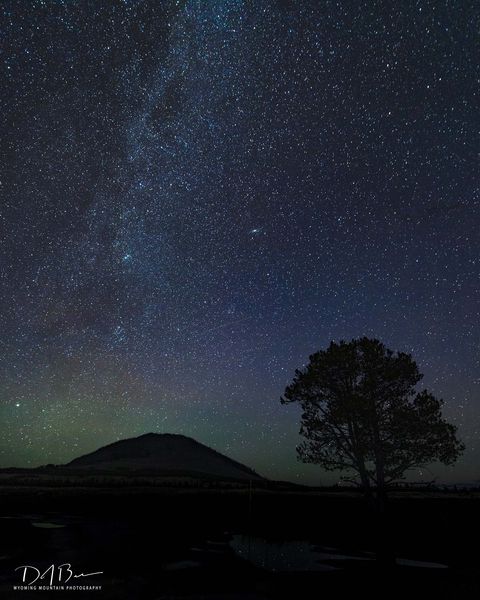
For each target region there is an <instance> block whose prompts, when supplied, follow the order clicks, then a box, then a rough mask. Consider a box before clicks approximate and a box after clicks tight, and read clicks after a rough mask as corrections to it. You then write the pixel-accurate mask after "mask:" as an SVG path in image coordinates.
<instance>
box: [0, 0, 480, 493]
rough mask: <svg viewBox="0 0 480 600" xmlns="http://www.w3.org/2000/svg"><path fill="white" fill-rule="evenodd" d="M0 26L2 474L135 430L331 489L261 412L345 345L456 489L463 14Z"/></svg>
mask: <svg viewBox="0 0 480 600" xmlns="http://www.w3.org/2000/svg"><path fill="white" fill-rule="evenodd" d="M0 11H1V13H2V14H1V20H2V26H1V31H2V34H3V44H2V46H3V51H2V54H1V56H0V76H1V80H2V81H1V86H0V102H1V107H0V108H1V110H0V121H1V130H2V144H1V161H0V162H1V166H0V170H1V172H0V176H1V187H0V193H1V198H2V199H1V211H0V213H1V215H0V216H1V256H2V259H1V288H0V289H1V300H2V302H1V306H2V310H1V325H2V339H1V342H2V351H1V360H0V370H1V378H0V394H1V396H0V400H1V404H0V419H1V422H2V435H1V437H0V464H1V465H4V466H12V465H16V466H28V465H37V464H45V463H47V462H53V463H60V462H64V461H67V460H70V459H72V458H74V457H75V456H78V455H79V454H81V453H84V452H87V451H91V450H93V449H95V448H96V447H98V446H100V445H103V444H106V443H109V442H111V441H114V440H116V439H119V438H123V437H132V436H135V435H140V434H142V433H146V432H148V431H158V432H172V433H183V434H185V435H190V436H192V437H195V438H196V439H198V440H199V441H201V442H203V443H206V444H207V445H211V446H213V447H215V448H216V449H218V450H220V451H222V452H225V453H227V454H229V455H230V456H232V457H233V458H236V459H238V460H241V461H242V462H245V463H247V464H249V465H251V466H252V467H254V468H255V469H257V470H258V471H259V472H260V473H262V474H264V475H266V476H269V477H274V478H285V479H293V480H296V479H300V480H304V481H309V482H316V483H318V482H319V481H322V482H324V483H326V482H328V481H335V480H336V476H335V475H333V476H330V475H328V476H327V475H325V474H323V473H322V472H321V471H320V470H319V469H318V468H315V467H313V466H305V465H301V464H298V463H297V462H296V455H295V446H296V444H297V443H298V441H299V436H298V429H299V414H298V411H297V410H296V409H295V408H294V407H285V406H281V405H280V403H279V397H280V395H281V394H282V393H283V389H284V387H285V385H286V384H287V383H289V382H290V380H291V378H292V376H293V372H294V370H295V368H297V367H300V366H301V365H302V364H304V363H305V362H306V360H307V357H308V355H309V354H310V353H312V352H313V351H315V350H317V349H320V348H323V347H325V346H326V345H327V344H328V343H329V342H330V340H331V339H335V340H339V339H350V338H352V337H357V336H361V335H368V336H372V337H378V338H379V339H381V340H382V341H384V342H385V343H386V344H387V345H389V346H390V347H392V348H393V349H398V350H402V351H408V352H412V354H413V356H414V358H415V359H416V360H417V362H418V364H419V366H420V369H421V371H422V372H423V373H424V374H425V379H424V384H425V386H427V387H429V388H430V389H431V390H432V391H433V392H434V393H436V394H437V395H439V396H442V397H443V398H444V399H445V401H446V406H445V413H446V415H447V416H448V417H449V418H450V419H451V420H452V421H454V422H455V423H456V424H457V425H458V426H459V434H460V437H462V438H463V440H464V441H465V443H466V446H467V452H466V454H465V457H464V458H463V459H462V460H461V462H460V463H459V464H458V466H457V467H456V468H455V470H452V469H440V468H437V467H432V472H433V473H434V474H435V475H438V477H439V478H440V479H441V480H446V481H465V480H475V479H478V478H479V475H480V474H479V471H478V464H480V446H479V444H478V442H477V440H478V436H479V434H480V408H479V403H478V401H479V390H480V375H479V373H480V369H479V366H480V365H479V347H480V329H479V326H478V323H479V319H480V302H479V291H478V281H479V275H480V258H479V257H480V253H479V250H480V239H479V237H478V229H479V226H480V217H479V204H480V203H479V193H478V165H477V157H478V125H479V119H478V110H477V105H478V80H479V79H478V68H477V63H478V55H477V52H476V50H477V48H476V35H477V32H476V20H477V19H476V18H475V17H477V18H478V13H477V11H476V10H475V6H474V4H473V3H470V2H464V1H462V2H460V1H439V2H437V1H435V2H434V1H430V0H425V1H418V2H402V3H398V4H395V5H390V4H388V3H383V2H377V1H371V2H357V3H349V2H331V1H326V2H322V3H317V2H308V1H306V2H301V3H300V2H293V1H292V2H290V1H287V0H282V1H273V0H272V1H269V2H266V1H263V0H259V1H258V2H254V3H250V2H243V1H241V0H212V1H211V2H210V1H208V2H202V1H199V0H197V1H193V0H186V1H165V2H154V1H153V0H151V1H150V0H138V1H134V0H131V1H128V0H115V1H114V0H110V1H106V2H101V3H100V2H94V1H89V0H78V1H73V0H71V1H67V0H43V1H41V0H37V1H32V2H28V3H27V2H23V1H8V0H7V1H5V2H3V3H2V6H1V8H0ZM417 476H420V475H418V474H417ZM332 477H333V478H332ZM428 477H430V476H429V475H428Z"/></svg>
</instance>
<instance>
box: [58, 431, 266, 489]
mask: <svg viewBox="0 0 480 600" xmlns="http://www.w3.org/2000/svg"><path fill="white" fill-rule="evenodd" d="M65 467H69V468H78V469H88V470H91V469H94V470H99V471H109V472H112V471H115V472H118V471H121V472H122V473H124V472H128V473H130V474H133V473H134V472H147V471H148V472H162V473H168V474H180V473H183V474H184V473H192V474H201V475H209V476H213V477H216V478H233V479H263V478H262V477H260V475H258V474H257V473H255V471H253V470H252V469H250V468H249V467H246V466H245V465H242V464H241V463H239V462H237V461H235V460H232V459H231V458H228V457H227V456H224V455H223V454H221V453H220V452H217V451H216V450H213V449H212V448H209V447H208V446H205V445H204V444H201V443H200V442H197V441H196V440H194V439H192V438H190V437H187V436H184V435H177V434H172V433H146V434H145V435H141V436H139V437H136V438H129V439H126V440H119V441H118V442H114V443H113V444H108V446H103V447H102V448H99V449H98V450H95V451H94V452H91V453H90V454H85V455H83V456H80V457H78V458H75V459H74V460H72V461H71V462H69V463H68V464H67V465H65Z"/></svg>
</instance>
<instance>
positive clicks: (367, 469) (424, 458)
mask: <svg viewBox="0 0 480 600" xmlns="http://www.w3.org/2000/svg"><path fill="white" fill-rule="evenodd" d="M421 379H422V375H421V374H420V373H419V370H418V367H417V364H416V363H415V361H414V360H413V359H412V357H411V355H409V354H406V353H403V352H393V351H392V350H389V349H388V348H386V347H385V346H384V344H382V343H381V342H380V341H378V340H376V339H369V338H361V339H357V340H352V341H351V342H344V341H341V342H339V343H334V342H332V343H331V344H330V346H329V347H328V348H327V349H326V350H322V351H319V352H316V353H315V354H312V355H311V356H310V359H309V363H308V365H307V366H306V367H305V368H304V369H301V370H300V369H299V370H296V371H295V377H294V380H293V382H292V383H291V384H290V385H289V386H288V387H287V388H286V390H285V392H284V396H283V397H282V398H281V401H282V402H283V403H289V402H298V403H299V404H300V406H301V408H302V417H301V429H300V433H301V435H302V436H303V437H304V438H305V441H304V442H303V443H302V444H301V445H300V446H298V448H297V451H298V455H299V458H300V459H301V460H302V461H303V462H310V463H318V464H319V465H321V466H322V467H323V468H324V469H327V470H330V471H333V470H340V471H347V472H348V474H349V475H348V476H347V477H344V479H346V480H349V481H356V482H359V483H361V484H362V486H363V487H364V488H365V489H366V490H367V491H368V490H370V489H371V488H372V487H373V488H377V490H378V489H385V488H386V486H388V485H389V484H391V483H393V482H396V481H399V480H401V479H403V478H404V477H405V473H406V472H407V471H408V470H410V469H414V468H416V467H422V466H426V465H427V464H429V463H432V462H435V461H439V462H441V463H443V464H445V465H452V464H453V463H454V462H455V461H456V460H457V458H458V457H459V456H460V455H461V453H462V452H463V450H464V445H463V444H462V442H461V441H459V440H458V439H457V437H456V427H455V426H454V425H452V424H450V423H448V422H447V421H446V420H445V419H444V418H443V416H442V412H441V409H442V405H443V400H440V399H437V398H436V397H435V396H434V395H433V394H431V393H430V392H428V391H427V390H423V391H419V392H418V391H417V389H416V386H417V384H418V383H419V382H420V380H421Z"/></svg>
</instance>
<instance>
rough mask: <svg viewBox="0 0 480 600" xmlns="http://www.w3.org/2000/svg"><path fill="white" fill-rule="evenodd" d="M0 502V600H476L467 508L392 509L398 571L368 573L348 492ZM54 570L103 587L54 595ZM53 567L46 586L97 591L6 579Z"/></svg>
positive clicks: (361, 509) (26, 490)
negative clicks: (25, 586)
mask: <svg viewBox="0 0 480 600" xmlns="http://www.w3.org/2000/svg"><path fill="white" fill-rule="evenodd" d="M0 494H1V499H0V502H1V509H0V516H1V517H2V518H1V519H0V534H1V537H0V598H2V599H3V598H5V599H9V598H42V597H43V598H58V600H60V599H62V598H74V599H75V598H77V599H80V598H99V599H100V598H101V599H113V598H115V599H132V600H136V599H142V598H145V599H161V598H163V599H166V598H208V599H210V598H212V599H213V598H215V599H232V600H233V599H251V600H259V599H268V598H292V599H302V598H343V597H348V598H353V597H360V596H362V597H363V596H365V597H367V598H382V599H390V598H426V599H427V598H428V599H430V598H432V599H436V598H439V599H443V598H448V599H455V600H457V599H463V598H466V599H468V598H472V599H473V598H478V597H480V575H479V572H480V569H479V562H478V551H477V548H476V544H477V542H478V540H479V539H480V536H479V534H480V526H479V523H480V518H479V515H480V497H479V496H478V495H476V494H453V493H438V494H432V493H430V494H429V493H424V494H421V493H415V494H414V493H406V492H405V493H398V494H396V495H395V496H394V497H392V499H391V501H390V519H389V522H388V524H386V525H385V526H384V528H385V527H386V528H387V529H388V539H389V540H390V541H391V545H392V548H393V550H394V552H395V555H396V556H397V558H400V559H401V560H400V561H399V563H400V564H395V565H391V564H382V563H381V562H379V561H378V560H376V559H375V550H376V545H377V538H378V531H376V530H375V526H374V524H373V522H372V518H371V516H370V514H369V512H368V509H367V508H366V507H365V505H364V503H363V500H362V499H361V497H360V496H358V495H357V494H355V493H352V492H341V491H338V492H311V491H310V492H306V491H288V490H284V491H281V490H278V489H277V490H273V491H272V490H265V489H263V490H262V489H253V490H249V489H248V486H247V487H244V488H239V489H215V488H212V489H195V488H188V487H186V488H183V487H175V486H172V487H169V488H152V487H148V486H147V487H140V486H135V487H128V486H126V487H118V488H101V487H97V488H93V487H81V486H79V485H72V486H71V487H63V488H60V489H59V488H54V487H48V486H45V487H42V486H38V485H37V486H33V485H30V486H28V485H22V486H12V485H8V486H3V487H1V488H0ZM62 563H70V564H71V565H72V566H71V569H72V572H73V573H74V574H76V575H80V574H82V573H84V574H88V573H91V572H97V571H103V574H101V575H92V576H88V577H77V578H74V579H73V578H72V579H71V580H70V581H69V582H65V581H61V582H58V575H59V571H58V566H59V565H61V564H62ZM420 563H429V564H420ZM432 563H433V564H432ZM52 564H53V565H55V571H54V580H53V583H54V585H57V586H58V585H63V586H64V587H65V586H67V585H69V586H92V587H95V586H102V587H101V590H85V591H81V590H68V591H67V590H66V589H64V590H63V591H62V590H47V591H45V590H42V591H39V589H38V587H39V586H48V585H49V583H50V576H51V575H52V572H51V571H48V573H47V574H46V576H45V578H44V580H43V581H41V580H37V581H36V582H35V583H34V584H32V585H35V586H37V590H31V591H25V590H23V591H17V590H14V589H13V586H14V585H21V584H22V574H23V570H22V569H20V570H17V571H16V572H15V568H17V567H19V566H24V565H30V566H35V567H36V568H38V569H39V571H40V572H41V573H43V572H44V571H45V570H46V569H47V568H48V567H49V566H50V565H52ZM66 569H67V568H66V567H63V571H62V575H63V580H65V579H66V576H67V571H66ZM27 573H28V575H27V579H32V578H33V575H34V574H36V573H37V572H36V571H35V570H32V569H30V570H28V571H27ZM27 583H28V581H27Z"/></svg>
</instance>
